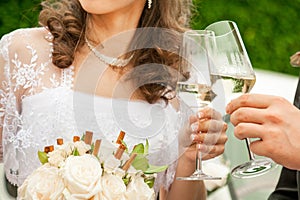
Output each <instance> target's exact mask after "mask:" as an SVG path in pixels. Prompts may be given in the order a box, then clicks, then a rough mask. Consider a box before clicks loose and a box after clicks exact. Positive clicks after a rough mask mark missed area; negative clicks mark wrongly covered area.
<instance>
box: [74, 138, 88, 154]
mask: <svg viewBox="0 0 300 200" xmlns="http://www.w3.org/2000/svg"><path fill="white" fill-rule="evenodd" d="M74 146H75V148H76V149H77V151H78V153H79V155H80V156H82V155H84V154H86V152H87V151H89V150H90V149H91V145H88V144H85V143H84V141H82V140H80V141H77V142H75V143H74Z"/></svg>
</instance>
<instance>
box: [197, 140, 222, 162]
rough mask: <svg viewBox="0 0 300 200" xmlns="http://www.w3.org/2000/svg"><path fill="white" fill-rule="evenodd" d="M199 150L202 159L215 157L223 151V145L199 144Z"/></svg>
mask: <svg viewBox="0 0 300 200" xmlns="http://www.w3.org/2000/svg"><path fill="white" fill-rule="evenodd" d="M200 151H201V153H202V158H203V160H207V159H210V158H214V157H217V156H219V155H221V154H222V153H224V151H225V147H224V145H206V144H201V145H200Z"/></svg>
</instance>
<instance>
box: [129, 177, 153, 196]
mask: <svg viewBox="0 0 300 200" xmlns="http://www.w3.org/2000/svg"><path fill="white" fill-rule="evenodd" d="M125 196H126V198H127V199H130V200H154V199H155V192H154V189H153V188H149V186H148V185H147V184H146V183H145V182H144V178H143V177H141V176H140V175H136V176H133V177H132V179H131V181H130V183H129V184H128V186H127V191H126V194H125Z"/></svg>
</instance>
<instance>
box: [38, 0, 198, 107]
mask: <svg viewBox="0 0 300 200" xmlns="http://www.w3.org/2000/svg"><path fill="white" fill-rule="evenodd" d="M41 4H42V7H43V9H42V11H41V12H40V16H39V22H40V24H41V25H42V26H45V27H47V28H48V29H49V31H50V32H51V33H52V35H53V41H52V42H53V52H52V62H53V64H54V65H56V66H57V67H59V68H67V67H69V66H70V65H71V64H72V63H73V60H74V53H75V51H76V49H77V48H79V47H81V46H82V45H84V42H85V41H84V38H85V30H86V25H87V23H86V21H87V18H88V14H87V12H86V11H84V10H83V8H82V7H81V5H80V3H79V1H78V0H44V1H43V2H42V3H41ZM191 5H192V0H152V8H151V9H148V7H147V3H146V4H145V7H144V10H143V13H142V15H141V18H140V21H139V25H138V28H145V27H155V28H163V30H166V31H163V33H164V34H163V35H159V36H158V35H157V34H159V32H158V33H157V34H152V33H153V29H152V30H149V29H145V31H142V32H139V34H136V37H134V40H133V41H132V43H131V46H132V49H133V51H132V52H131V53H134V57H133V60H132V63H133V66H142V65H143V66H146V65H144V64H150V63H156V64H159V66H160V67H157V66H158V65H151V66H156V67H148V68H147V67H142V68H140V69H141V70H132V71H133V72H132V73H131V74H130V75H129V77H128V78H129V79H132V80H133V81H134V82H135V84H137V85H138V86H139V89H140V91H141V93H142V94H143V96H144V97H145V99H146V100H147V101H148V102H149V103H155V102H156V101H157V100H159V99H161V98H162V99H164V100H166V101H167V100H168V99H169V98H170V95H168V94H169V92H170V91H171V92H172V90H173V89H174V88H175V86H174V84H175V81H174V80H175V79H174V76H173V75H172V72H171V71H174V69H175V70H177V66H178V65H177V64H178V61H179V44H180V42H181V39H182V37H181V34H180V33H182V32H184V31H185V30H186V29H187V28H189V19H190V16H191ZM142 30H144V29H142ZM147 31H149V32H148V33H149V34H147ZM150 32H151V33H150ZM158 38H159V40H158ZM133 46H140V47H142V46H144V47H145V46H148V47H149V46H150V47H153V48H141V49H137V50H134V48H133ZM162 46H163V47H162ZM166 47H167V48H168V49H167V50H166ZM149 66H150V65H149ZM137 69H139V68H137ZM172 77H173V78H172ZM166 78H167V79H168V80H166ZM145 80H146V84H143V83H145ZM171 96H172V95H171Z"/></svg>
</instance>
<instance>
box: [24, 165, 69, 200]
mask: <svg viewBox="0 0 300 200" xmlns="http://www.w3.org/2000/svg"><path fill="white" fill-rule="evenodd" d="M64 188H65V187H64V183H63V180H62V177H61V176H60V174H59V170H58V169H57V168H56V167H51V166H50V165H49V164H44V165H42V166H41V167H39V168H38V169H36V170H35V171H34V172H33V173H32V174H31V175H30V176H28V177H27V179H26V180H25V182H24V183H23V184H22V186H21V187H19V189H18V200H31V199H32V200H33V199H34V200H39V199H40V200H42V199H43V200H44V199H51V200H63V199H64V197H63V195H62V191H63V190H64Z"/></svg>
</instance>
